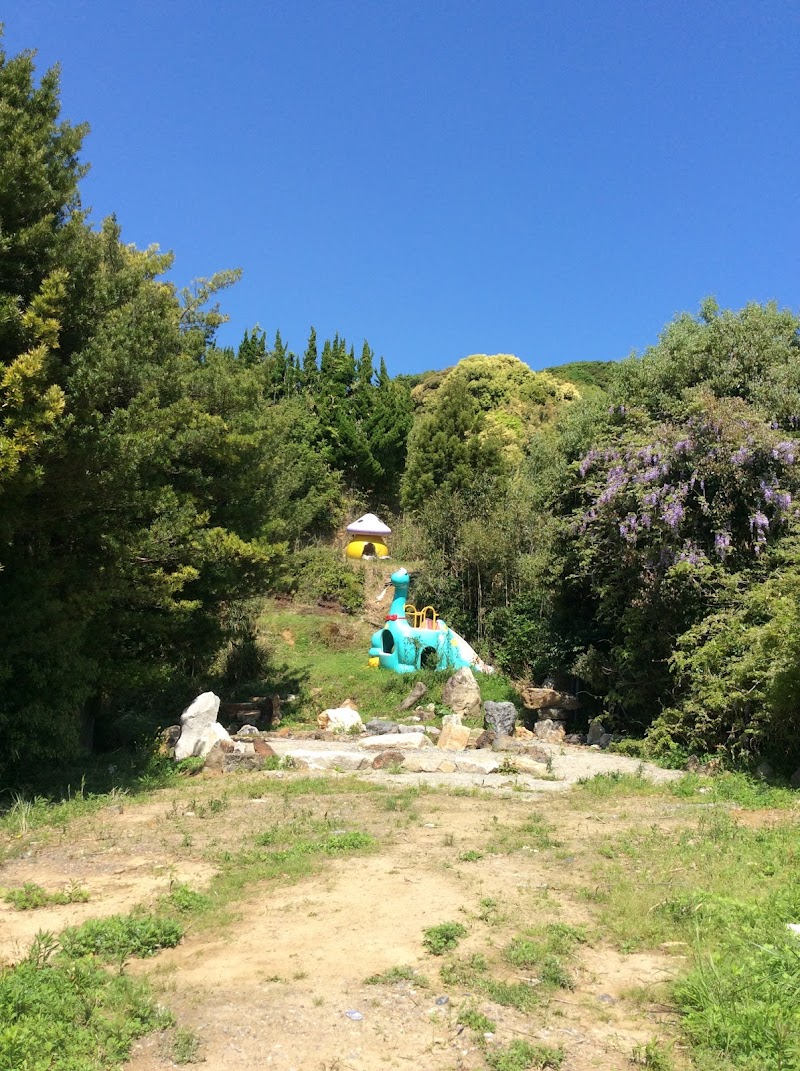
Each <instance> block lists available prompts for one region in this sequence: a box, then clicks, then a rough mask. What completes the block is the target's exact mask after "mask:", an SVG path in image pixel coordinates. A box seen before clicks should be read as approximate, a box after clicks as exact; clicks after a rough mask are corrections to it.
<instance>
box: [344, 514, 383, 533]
mask: <svg viewBox="0 0 800 1071" xmlns="http://www.w3.org/2000/svg"><path fill="white" fill-rule="evenodd" d="M347 531H348V532H353V533H354V534H356V535H391V534H392V530H391V528H387V526H386V525H385V524H384V523H383V521H382V520H379V518H377V517H376V516H375V514H374V513H365V514H364V516H363V517H359V518H358V520H357V521H353V523H352V524H348V526H347Z"/></svg>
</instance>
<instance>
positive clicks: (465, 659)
mask: <svg viewBox="0 0 800 1071" xmlns="http://www.w3.org/2000/svg"><path fill="white" fill-rule="evenodd" d="M410 581H411V577H410V575H409V573H408V570H407V569H398V570H397V571H396V572H394V573H392V576H391V579H390V583H391V584H392V585H393V586H394V598H393V599H392V604H391V606H390V607H389V613H388V614H387V616H386V624H385V625H384V626H383V628H382V629H379V630H378V631H377V632H376V633H375V634H374V635H373V637H372V643H371V646H370V651H369V655H370V664H371V665H373V666H380V667H381V668H382V669H391V670H393V671H394V672H395V673H417V672H418V671H419V670H420V669H436V670H456V669H462V668H463V667H464V666H468V667H469V668H470V669H477V670H479V671H480V672H481V673H491V672H492V667H491V666H487V665H486V663H485V662H483V661H482V660H481V658H480V657H479V656H478V653H477V652H476V651H475V650H474V648H472V647H471V646H470V645H469V644H468V643H467V641H466V640H465V639H464V638H463V637H462V636H459V634H458V633H457V632H454V631H453V629H451V628H450V627H449V626H448V625H446V624H445V622H444V621H442V619H441V618H440V617H439V616H438V614H437V613H436V611H435V609H434V608H433V607H432V606H424V607H423V608H422V609H421V610H418V609H417V608H416V607H415V606H414V605H413V604H412V603H409V602H407V601H406V600H407V598H408V586H409V583H410Z"/></svg>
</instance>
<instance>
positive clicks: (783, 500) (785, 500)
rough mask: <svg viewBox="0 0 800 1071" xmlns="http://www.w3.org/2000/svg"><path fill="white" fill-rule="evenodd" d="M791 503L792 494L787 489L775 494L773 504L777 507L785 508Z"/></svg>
mask: <svg viewBox="0 0 800 1071" xmlns="http://www.w3.org/2000/svg"><path fill="white" fill-rule="evenodd" d="M791 504H792V496H791V494H790V493H789V492H788V491H778V492H777V494H776V495H775V505H776V506H777V507H778V509H782V510H787V509H788V508H789V507H790V506H791Z"/></svg>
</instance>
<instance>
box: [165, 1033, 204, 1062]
mask: <svg viewBox="0 0 800 1071" xmlns="http://www.w3.org/2000/svg"><path fill="white" fill-rule="evenodd" d="M170 1056H171V1057H172V1062H173V1063H174V1064H197V1063H200V1061H201V1060H202V1057H201V1056H200V1038H199V1037H198V1036H197V1034H195V1033H194V1031H193V1030H185V1029H183V1028H181V1027H179V1028H178V1029H177V1030H176V1031H175V1036H174V1037H173V1039H172V1045H171V1050H170Z"/></svg>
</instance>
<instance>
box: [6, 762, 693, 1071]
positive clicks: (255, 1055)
mask: <svg viewBox="0 0 800 1071" xmlns="http://www.w3.org/2000/svg"><path fill="white" fill-rule="evenodd" d="M299 776H301V775H299V774H292V775H286V774H283V775H281V774H251V775H243V776H236V775H231V776H230V777H228V778H225V779H224V784H223V782H222V781H221V780H215V781H203V780H198V781H195V782H194V783H192V784H191V785H190V786H189V787H187V788H186V789H183V788H182V789H180V790H163V791H161V792H158V793H155V794H153V795H151V796H150V797H148V799H147V800H146V801H144V802H134V801H131V802H124V801H123V802H122V803H120V804H118V805H115V806H114V807H110V808H106V809H105V810H103V811H101V812H99V813H96V814H94V815H90V816H86V817H83V818H80V819H78V820H76V821H74V822H73V823H72V824H70V825H69V827H68V828H66V829H64V830H60V831H52V830H51V831H39V832H34V833H32V834H28V835H27V836H26V837H25V838H24V839H23V841H22V842H20V843H19V844H18V845H17V849H18V852H17V854H16V857H12V858H8V859H7V861H6V862H5V864H4V865H3V866H2V868H0V885H3V886H6V887H16V886H19V885H21V884H22V883H23V882H25V881H34V882H37V883H38V884H40V885H42V886H44V887H45V888H47V889H51V890H52V889H56V888H62V887H63V886H64V885H65V884H67V883H68V882H70V881H72V880H74V881H76V882H78V883H80V884H81V885H83V886H84V887H86V888H87V889H88V890H89V891H90V893H91V899H90V901H89V902H88V903H86V904H73V905H68V906H65V907H57V908H47V909H42V910H38V911H28V912H20V911H15V910H13V909H12V908H11V907H10V906H9V905H7V904H0V958H2V959H3V960H4V961H6V962H13V961H14V960H16V959H17V958H19V956H20V955H21V954H23V953H24V950H25V948H26V946H27V944H28V943H29V942H30V940H31V939H32V937H33V936H34V935H35V933H36V932H37V931H38V930H40V929H46V930H51V931H53V932H58V931H59V930H60V929H62V928H63V927H64V926H67V925H72V924H75V923H76V922H80V921H82V920H83V919H85V918H89V917H98V916H101V915H105V914H111V913H115V912H119V911H127V910H129V909H130V908H131V907H132V906H133V905H134V904H137V903H144V904H152V903H153V902H154V900H155V898H156V897H157V896H158V895H159V894H162V893H164V892H166V891H167V890H168V888H169V887H170V883H171V882H174V881H181V882H185V883H187V884H188V885H190V886H191V887H193V888H196V889H198V890H202V888H203V886H204V885H205V884H206V883H207V882H208V881H209V880H210V878H211V877H212V875H213V873H214V871H215V865H214V860H215V858H217V853H218V852H219V850H220V849H221V848H224V847H230V848H233V847H237V846H241V845H242V844H246V843H248V842H249V841H250V840H251V839H252V837H253V836H254V835H255V834H256V833H258V832H259V831H260V830H263V829H266V828H267V827H269V826H271V825H273V824H275V823H276V822H278V821H286V818H287V815H289V816H291V815H292V814H295V813H299V812H301V811H304V812H305V813H312V812H313V814H315V815H317V816H320V817H321V816H323V815H324V816H327V817H329V818H330V817H335V819H336V821H341V823H342V825H343V827H347V828H358V829H362V830H365V831H368V832H370V833H372V834H373V835H374V836H375V837H376V838H377V841H378V848H377V850H376V851H375V852H373V853H372V854H367V855H365V856H357V857H353V858H348V859H338V860H335V861H330V862H328V863H326V864H325V865H324V866H323V868H322V869H321V870H320V871H319V872H318V873H317V874H316V875H315V876H313V877H310V878H306V879H304V880H302V881H300V882H298V883H297V884H287V883H281V882H278V883H269V884H263V885H256V886H251V887H250V888H249V889H248V890H247V896H246V898H245V899H244V900H240V901H238V902H237V903H235V904H233V905H231V907H232V910H233V913H234V918H233V921H228V922H227V923H224V924H223V923H221V924H219V925H216V926H214V927H212V928H209V927H208V926H203V925H195V926H190V927H189V931H188V933H187V935H186V937H185V939H184V940H183V942H182V943H181V944H180V945H179V946H178V947H177V948H175V949H172V950H169V951H166V952H162V953H161V954H160V955H159V956H158V957H156V958H155V959H154V960H147V961H142V962H133V963H131V964H129V965H128V968H127V969H128V970H131V971H135V972H137V973H138V972H143V973H146V974H148V975H149V976H150V978H151V981H152V982H153V984H154V985H155V986H156V989H157V991H158V992H159V994H160V999H161V1001H162V1003H163V1004H165V1005H166V1006H168V1007H169V1008H171V1009H172V1010H173V1011H174V1013H175V1015H176V1017H177V1020H178V1023H179V1025H180V1026H181V1027H182V1028H184V1029H186V1030H191V1031H193V1032H194V1033H195V1034H196V1035H197V1036H198V1037H199V1039H200V1043H201V1049H200V1056H201V1058H202V1059H203V1060H204V1061H205V1063H204V1066H205V1067H206V1068H207V1069H208V1071H218V1069H219V1071H222V1069H223V1068H225V1069H226V1071H239V1069H241V1071H245V1069H247V1071H251V1069H253V1068H256V1067H259V1068H260V1067H267V1068H274V1069H276V1071H292V1069H294V1071H335V1069H341V1071H373V1069H378V1068H415V1069H416V1068H419V1069H429V1071H478V1069H483V1068H485V1067H486V1063H485V1060H484V1057H483V1053H482V1048H481V1046H480V1045H479V1043H478V1039H477V1037H476V1035H475V1033H474V1032H473V1031H472V1030H470V1029H467V1028H465V1027H463V1026H459V1025H458V1023H457V1018H458V1012H459V1009H461V1008H462V1007H463V1006H465V1004H466V1005H469V1006H470V1007H474V1008H476V1009H477V1010H479V1011H481V1012H483V1013H484V1014H485V1015H487V1016H488V1017H489V1018H490V1019H492V1020H493V1021H494V1022H495V1023H496V1024H497V1028H496V1031H495V1032H494V1034H493V1036H491V1037H488V1038H487V1039H486V1043H487V1045H488V1046H489V1048H490V1049H491V1047H492V1046H495V1045H499V1044H505V1045H507V1044H508V1043H509V1042H510V1041H512V1040H514V1039H515V1038H526V1039H530V1040H537V1041H542V1042H546V1043H547V1044H550V1045H553V1046H562V1047H563V1048H564V1049H565V1051H566V1058H565V1060H564V1063H563V1065H562V1066H563V1069H564V1071H590V1069H599V1071H617V1069H620V1068H625V1067H629V1066H631V1065H630V1063H629V1058H630V1056H631V1054H632V1052H633V1050H634V1048H635V1047H636V1046H637V1045H642V1044H644V1043H645V1042H647V1041H648V1039H650V1038H651V1037H653V1036H654V1034H658V1033H659V1031H660V1030H662V1028H667V1029H668V1019H669V1015H668V1012H666V1011H665V1009H664V1007H663V1005H662V1004H661V1003H659V999H658V983H659V982H661V981H663V980H665V979H668V978H669V977H670V976H671V974H672V973H673V972H674V971H675V970H676V968H677V967H678V966H679V965H680V960H679V958H677V957H676V956H675V955H674V954H670V953H669V952H667V951H665V952H664V954H648V955H643V954H632V955H623V954H622V953H621V952H619V951H618V950H616V949H615V948H613V947H612V946H611V944H610V943H608V942H607V941H605V940H604V938H603V935H602V933H600V932H598V931H597V929H596V926H595V923H594V920H593V918H592V914H591V910H590V905H588V904H587V902H586V901H585V900H584V899H581V897H580V896H579V895H578V890H579V888H580V887H581V885H582V884H584V883H585V882H586V881H588V880H590V876H591V867H592V854H591V852H590V851H589V848H588V846H589V845H590V844H591V842H592V839H593V838H595V837H596V836H597V831H598V830H599V829H600V828H602V831H603V833H604V834H605V833H608V832H611V831H613V830H614V829H616V828H622V827H624V826H625V825H630V824H631V823H632V822H640V821H642V820H645V819H647V820H652V821H665V822H672V821H674V820H675V817H674V811H675V807H674V803H673V804H672V805H671V810H670V807H669V806H668V805H667V804H666V802H665V801H659V800H658V799H656V800H649V799H648V800H639V799H637V800H636V801H635V808H634V809H635V811H636V813H635V815H633V816H630V815H625V814H620V813H619V811H618V810H617V811H614V806H616V807H617V809H618V808H619V804H618V803H617V804H608V805H606V804H605V803H604V802H602V801H601V802H600V803H598V802H597V801H594V802H592V803H589V802H586V803H585V804H582V805H580V806H577V805H572V804H569V805H568V801H569V800H570V797H569V796H558V797H554V796H553V795H552V794H550V793H548V794H541V795H535V794H531V793H530V792H529V791H527V790H526V791H524V792H519V791H510V790H506V791H504V792H486V791H481V792H478V793H475V792H474V790H473V792H472V794H453V793H451V792H445V791H441V790H436V789H427V790H421V791H418V792H417V793H416V794H415V793H414V792H409V791H408V790H407V788H406V786H407V785H408V784H409V782H408V780H407V779H403V781H402V784H394V783H391V779H390V778H388V777H387V783H388V784H390V788H389V791H388V793H387V792H371V793H363V792H354V793H350V792H344V793H343V794H335V795H318V794H313V793H312V794H309V795H293V796H289V795H288V794H281V793H280V792H276V791H270V792H268V793H267V792H264V790H263V787H262V788H260V786H263V785H264V784H265V779H269V780H270V782H271V785H270V787H271V788H273V789H274V788H275V787H277V786H276V785H275V781H276V780H281V778H282V783H283V784H285V783H286V781H287V777H288V778H296V777H299ZM327 776H328V777H333V778H337V777H338V775H336V774H329V775H327ZM396 780H397V779H395V781H396ZM506 780H507V779H506ZM339 781H340V784H339V786H338V787H339V788H346V787H347V785H348V784H352V782H348V780H347V779H346V778H339ZM259 791H262V792H264V794H263V795H259ZM221 793H223V794H224V801H225V806H224V808H223V809H221V810H220V811H219V812H218V813H213V814H209V813H208V811H207V809H206V808H204V807H203V801H204V800H208V799H210V798H212V797H216V798H220V794H221ZM534 813H536V814H538V815H539V816H541V817H542V819H543V820H546V822H547V824H548V826H549V828H550V829H551V830H552V832H553V836H554V837H556V838H557V841H558V845H557V846H555V847H549V848H540V847H537V846H536V844H535V839H533V838H532V843H530V844H527V843H524V841H525V837H524V835H523V836H522V838H521V839H522V843H521V842H520V836H519V835H517V836H516V839H515V840H514V839H513V838H512V841H511V842H510V843H511V847H510V848H509V849H508V850H500V849H497V848H494V849H492V848H491V847H490V845H489V842H490V840H491V839H492V838H493V837H494V838H495V840H496V839H497V837H498V836H499V835H500V834H502V833H503V832H504V831H505V832H506V833H508V831H511V832H512V833H513V831H515V830H517V831H518V830H519V829H520V828H521V827H522V825H523V824H524V823H525V822H526V820H527V819H529V818H530V816H531V815H532V814H534ZM12 847H13V846H12ZM465 852H473V853H475V855H476V856H479V857H476V858H473V859H472V860H471V861H466V860H464V859H463V855H464V853H465ZM487 898H488V899H491V900H492V901H495V903H496V904H497V905H498V906H497V908H496V910H495V911H494V913H493V917H490V918H487V917H486V912H485V911H484V912H482V911H481V906H480V905H481V902H482V901H484V902H486V901H487ZM444 921H461V922H462V923H463V924H464V925H465V926H466V927H467V930H468V936H467V938H466V939H465V940H464V942H463V944H462V947H461V948H460V949H459V953H460V954H462V953H463V954H464V955H469V954H470V953H472V952H481V953H482V954H486V955H487V956H489V957H491V956H496V957H498V962H499V950H500V949H501V948H502V947H503V946H504V945H506V944H507V943H508V940H509V939H510V938H511V937H512V936H513V935H514V934H515V933H518V932H520V930H521V929H523V928H524V927H526V926H531V925H535V924H538V923H545V922H555V921H562V922H569V923H572V924H575V925H585V926H586V927H587V932H588V933H589V934H590V942H589V943H588V944H586V945H582V946H581V947H580V949H579V952H578V954H577V958H576V959H575V961H574V963H573V964H572V970H573V973H574V977H575V988H574V989H572V990H569V989H564V990H559V991H557V993H556V995H555V996H554V997H552V998H550V999H547V1000H543V1001H542V1003H541V1005H540V1006H539V1007H537V1008H536V1009H535V1010H534V1011H533V1012H528V1013H525V1014H523V1013H521V1012H519V1011H517V1010H515V1009H513V1008H509V1007H503V1006H501V1005H499V1004H494V1003H492V1002H490V1001H488V1000H487V999H486V998H485V997H484V996H482V995H481V994H480V993H479V992H478V993H473V992H470V990H469V988H468V987H466V988H465V987H461V986H458V985H455V986H454V985H445V984H443V982H442V981H441V979H440V975H439V969H440V966H441V963H442V960H441V959H438V958H436V957H433V956H431V955H430V954H428V953H427V952H426V951H425V949H424V947H423V944H422V937H423V930H424V929H425V928H426V927H428V926H432V925H435V924H438V923H441V922H444ZM399 965H402V966H407V967H411V968H414V969H415V970H416V971H418V972H419V974H421V975H424V976H426V977H427V979H428V980H429V987H427V988H425V987H423V986H422V985H420V984H416V983H410V982H407V981H404V982H399V983H394V984H389V985H387V984H382V985H367V984H366V983H365V979H366V978H368V977H369V976H371V975H374V974H376V973H381V972H385V971H386V970H388V969H389V968H392V967H395V966H399ZM506 970H507V972H508V980H509V981H511V980H514V979H515V978H517V979H519V972H517V973H516V975H515V973H514V971H513V970H512V969H511V968H506ZM642 989H644V991H645V993H651V994H652V999H644V1000H643V999H642V997H641V995H639V996H634V995H631V993H632V991H633V990H639V991H640V993H641V990H642ZM348 1012H358V1013H359V1014H360V1018H359V1017H354V1018H351V1017H348V1015H347V1013H348ZM665 1022H666V1027H665ZM171 1066H173V1064H172V1059H171V1054H170V1048H169V1038H168V1037H165V1036H162V1035H155V1036H151V1037H150V1038H147V1039H144V1040H143V1041H141V1042H139V1043H138V1044H137V1046H136V1048H135V1051H134V1053H133V1057H132V1060H131V1062H130V1064H129V1067H130V1069H131V1071H163V1069H165V1068H168V1067H171Z"/></svg>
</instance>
